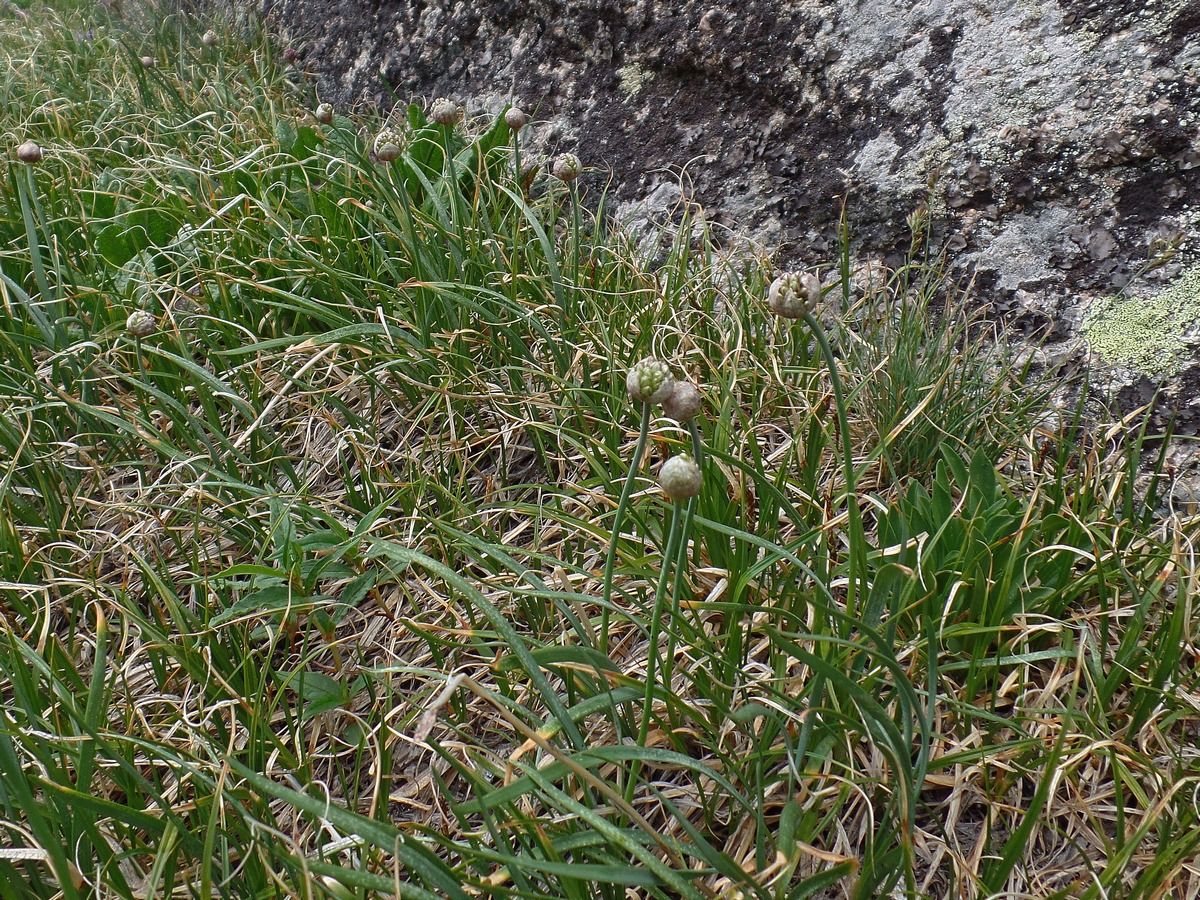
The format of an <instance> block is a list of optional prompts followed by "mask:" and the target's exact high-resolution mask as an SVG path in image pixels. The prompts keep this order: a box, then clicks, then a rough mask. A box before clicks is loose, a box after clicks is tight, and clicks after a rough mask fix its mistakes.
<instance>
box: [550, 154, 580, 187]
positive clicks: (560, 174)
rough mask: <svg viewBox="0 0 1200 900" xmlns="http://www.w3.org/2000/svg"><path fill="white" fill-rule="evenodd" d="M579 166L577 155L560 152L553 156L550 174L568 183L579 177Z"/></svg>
mask: <svg viewBox="0 0 1200 900" xmlns="http://www.w3.org/2000/svg"><path fill="white" fill-rule="evenodd" d="M581 168H582V167H581V165H580V163H579V157H578V156H576V155H575V154H574V153H561V154H559V155H558V156H557V157H555V160H554V165H553V166H552V167H551V168H550V174H551V175H553V176H554V177H555V178H557V179H558V180H559V181H565V182H567V183H568V184H569V183H571V182H572V181H574V180H575V179H576V178H578V177H579V172H580V170H581Z"/></svg>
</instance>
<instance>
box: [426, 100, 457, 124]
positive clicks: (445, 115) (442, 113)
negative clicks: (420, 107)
mask: <svg viewBox="0 0 1200 900" xmlns="http://www.w3.org/2000/svg"><path fill="white" fill-rule="evenodd" d="M429 118H431V119H433V121H435V122H437V123H438V124H439V125H446V126H450V125H454V124H455V123H456V122H458V120H459V119H461V118H462V110H461V109H459V106H458V104H457V103H455V102H454V101H453V100H448V99H446V98H445V97H438V99H436V100H434V101H433V103H432V104H431V105H430V107H429Z"/></svg>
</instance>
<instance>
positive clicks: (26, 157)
mask: <svg viewBox="0 0 1200 900" xmlns="http://www.w3.org/2000/svg"><path fill="white" fill-rule="evenodd" d="M17 159H19V160H20V161H21V162H23V163H28V164H29V165H33V164H34V163H40V162H41V161H42V148H41V147H40V146H38V145H37V144H36V143H34V142H33V141H26V142H25V143H23V144H21V146H19V147H18V148H17Z"/></svg>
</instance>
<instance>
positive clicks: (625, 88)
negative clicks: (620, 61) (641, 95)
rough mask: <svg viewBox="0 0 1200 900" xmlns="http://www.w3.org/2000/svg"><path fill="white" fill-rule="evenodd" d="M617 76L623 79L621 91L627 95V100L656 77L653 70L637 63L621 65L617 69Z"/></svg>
mask: <svg viewBox="0 0 1200 900" xmlns="http://www.w3.org/2000/svg"><path fill="white" fill-rule="evenodd" d="M617 76H618V77H619V78H620V79H621V93H623V94H624V95H625V99H626V100H630V99H632V98H633V95H634V94H636V93H637V92H638V91H640V90H641V89H642V88H643V87H645V86H646V83H647V82H649V81H650V80H651V79H652V78H653V77H654V75H653V73H652V72H650V71H649V70H648V69H646V68H643V67H642V66H639V65H638V64H637V63H630V64H629V65H627V66H621V68H619V69H618V70H617Z"/></svg>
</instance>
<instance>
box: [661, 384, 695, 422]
mask: <svg viewBox="0 0 1200 900" xmlns="http://www.w3.org/2000/svg"><path fill="white" fill-rule="evenodd" d="M702 402H703V398H702V397H701V396H700V390H699V389H698V388H697V387H696V386H695V385H694V384H692V383H691V382H690V381H677V382H675V386H674V387H673V388H672V389H671V393H670V394H668V395H667V397H666V398H665V399H664V400H663V402H662V406H663V412H665V413H666V414H667V415H668V416H670V417H671V418H672V419H674V420H675V421H676V422H687V421H688V420H690V419H694V418H695V417H696V414H697V413H699V412H700V406H701V403H702Z"/></svg>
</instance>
